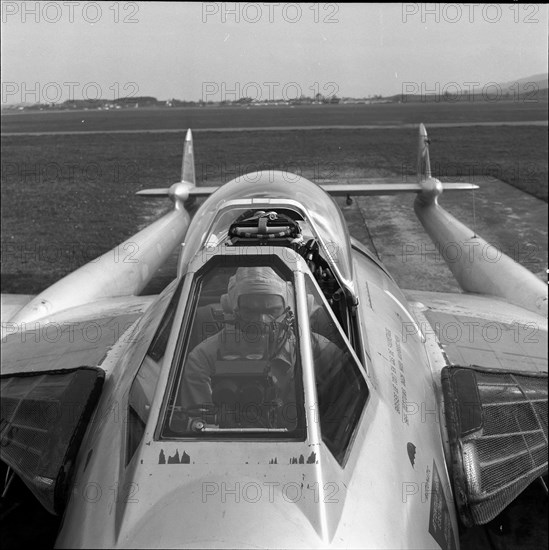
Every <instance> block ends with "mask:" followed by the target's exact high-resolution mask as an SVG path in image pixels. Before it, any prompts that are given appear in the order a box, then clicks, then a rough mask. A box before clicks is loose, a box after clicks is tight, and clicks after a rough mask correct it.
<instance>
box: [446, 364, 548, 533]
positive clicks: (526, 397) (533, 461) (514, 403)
mask: <svg viewBox="0 0 549 550" xmlns="http://www.w3.org/2000/svg"><path fill="white" fill-rule="evenodd" d="M442 387H443V392H444V400H445V414H446V423H447V427H448V436H449V439H450V448H451V453H452V476H453V481H454V491H455V499H456V504H457V507H458V512H459V516H460V518H461V520H462V522H463V523H464V524H465V525H466V526H468V527H471V526H473V525H482V524H484V523H487V522H489V521H490V520H492V519H493V518H494V517H496V516H497V515H498V514H499V513H500V512H501V511H502V510H503V509H504V508H506V507H507V506H508V505H509V504H510V503H511V502H512V501H513V500H514V499H515V498H516V497H517V496H518V495H519V494H520V493H521V492H522V491H523V490H524V489H525V488H526V487H527V486H528V485H529V484H530V483H531V482H532V481H533V480H534V479H536V478H537V477H539V476H541V475H543V474H544V473H546V472H547V448H548V447H547V375H546V374H537V373H536V374H529V373H528V374H525V373H523V372H509V371H496V370H487V369H482V368H480V367H476V366H472V367H446V368H444V369H443V370H442Z"/></svg>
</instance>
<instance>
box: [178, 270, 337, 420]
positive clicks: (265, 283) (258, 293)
mask: <svg viewBox="0 0 549 550" xmlns="http://www.w3.org/2000/svg"><path fill="white" fill-rule="evenodd" d="M227 295H228V306H229V308H230V309H232V311H233V313H234V326H230V325H226V326H225V327H224V328H223V329H222V330H221V331H220V332H219V333H218V334H215V335H214V336H211V337H210V338H208V339H206V340H204V341H203V342H202V343H200V344H198V345H197V346H196V347H195V348H194V349H193V350H192V351H191V352H190V354H189V356H188V358H187V363H186V365H185V370H184V373H183V382H182V391H181V397H182V405H183V407H184V408H187V409H189V408H193V407H195V408H196V406H198V405H207V404H211V403H212V376H213V375H215V372H216V361H218V360H219V359H220V358H221V359H222V358H225V357H227V358H229V359H234V358H235V357H237V356H239V357H246V358H248V359H258V358H260V357H265V354H264V349H267V350H268V351H267V354H266V355H267V356H266V359H267V365H268V369H269V374H270V376H271V379H272V380H273V381H274V383H275V385H276V393H277V397H278V398H279V399H280V400H281V401H282V402H284V403H293V405H294V407H295V383H294V367H295V362H296V357H295V354H296V340H295V332H294V326H293V312H292V310H291V305H292V303H293V289H292V286H291V283H289V282H286V281H284V280H282V279H281V278H280V277H279V276H278V275H277V274H276V273H275V271H274V270H273V269H272V268H270V267H266V266H260V267H242V268H239V269H238V270H237V271H236V274H235V275H234V276H233V277H231V279H230V281H229V285H228V291H227ZM311 340H312V344H313V361H314V362H315V365H317V362H318V363H319V364H320V365H318V366H319V367H320V372H324V371H328V370H329V369H334V368H339V367H340V365H341V364H342V360H341V356H342V355H343V352H342V351H341V350H340V349H339V348H338V347H337V346H335V345H334V344H333V343H331V342H330V341H329V340H327V339H326V338H324V337H323V336H320V335H318V334H315V333H311ZM258 346H259V347H258ZM262 346H263V347H262ZM265 346H266V347H265ZM294 410H295V409H294Z"/></svg>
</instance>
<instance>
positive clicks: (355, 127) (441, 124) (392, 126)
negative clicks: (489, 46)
mask: <svg viewBox="0 0 549 550" xmlns="http://www.w3.org/2000/svg"><path fill="white" fill-rule="evenodd" d="M547 125H548V121H547V120H518V121H511V122H501V121H492V122H439V123H437V122H430V123H429V128H457V127H466V128H467V127H472V126H547ZM386 128H388V129H398V128H405V129H410V128H417V124H362V125H349V124H345V125H339V126H337V125H335V126H334V125H329V126H261V127H257V126H246V127H241V128H193V129H192V130H193V133H197V132H250V131H253V132H257V131H268V132H278V131H288V130H375V129H386ZM187 130H188V128H168V129H136V130H71V131H63V130H60V131H53V132H2V137H10V136H12V137H13V136H56V135H77V134H78V135H93V134H176V133H185V132H186V131H187Z"/></svg>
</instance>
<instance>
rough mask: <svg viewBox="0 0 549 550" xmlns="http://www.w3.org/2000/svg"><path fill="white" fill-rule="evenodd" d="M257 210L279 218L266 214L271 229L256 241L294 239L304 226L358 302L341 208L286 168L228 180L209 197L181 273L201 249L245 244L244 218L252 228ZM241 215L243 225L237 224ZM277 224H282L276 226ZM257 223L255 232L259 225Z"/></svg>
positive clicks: (213, 251)
mask: <svg viewBox="0 0 549 550" xmlns="http://www.w3.org/2000/svg"><path fill="white" fill-rule="evenodd" d="M258 212H263V213H264V214H267V215H269V214H271V213H275V214H276V215H277V216H278V220H274V219H271V220H268V219H266V220H262V223H263V221H265V224H266V225H269V224H270V225H271V227H272V228H273V232H272V233H270V235H269V237H268V238H265V239H263V240H261V241H260V242H259V241H257V240H256V241H255V242H254V243H253V244H257V245H259V246H264V245H269V244H280V243H279V242H276V243H275V241H276V239H278V240H280V239H281V238H284V237H289V238H293V239H295V238H296V236H297V235H296V231H298V232H300V234H301V235H302V237H301V238H302V239H304V241H305V242H307V241H309V240H310V241H314V243H315V246H316V247H317V248H318V250H319V251H320V253H321V255H322V256H323V257H324V258H325V260H326V262H327V264H328V267H329V269H330V271H331V272H332V273H333V275H334V276H335V278H336V279H337V280H338V282H339V285H340V286H341V288H342V289H343V290H344V292H345V294H346V297H347V300H348V301H349V302H350V303H355V304H356V302H357V295H356V290H355V287H354V283H353V264H352V257H351V244H350V239H349V234H348V230H347V226H346V223H345V220H344V218H343V215H342V214H341V211H340V210H339V208H338V207H337V205H336V203H335V202H334V201H333V199H332V198H331V197H330V196H329V195H328V194H327V193H326V192H324V191H323V190H322V189H321V188H320V187H319V186H318V185H315V184H314V183H312V182H310V181H308V180H306V179H304V178H302V177H300V176H297V175H295V174H291V173H288V172H276V171H266V172H256V173H252V174H247V175H245V176H241V177H239V178H236V179H234V180H232V181H230V182H228V183H226V184H225V185H223V186H222V187H221V188H220V189H219V190H218V191H216V192H215V193H214V194H213V195H212V196H211V197H209V198H208V199H207V200H206V201H205V202H204V204H203V205H202V206H201V207H200V209H199V210H198V212H197V214H196V217H195V224H193V228H192V229H190V230H189V233H188V234H187V237H186V242H185V247H184V250H183V253H182V255H181V258H180V263H179V273H180V274H181V273H183V272H184V270H185V269H186V266H187V265H188V263H189V262H190V261H191V260H192V259H193V257H194V256H195V255H196V254H198V253H200V251H203V252H204V253H206V254H210V255H214V254H217V253H222V254H226V253H228V252H227V251H223V250H221V249H226V248H227V247H229V246H234V245H235V244H242V242H239V241H238V239H239V237H241V236H242V234H245V227H246V223H248V227H249V228H252V220H253V218H254V216H255V217H256V218H257V217H258V214H257V213H258ZM237 220H240V222H241V225H242V226H241V227H235V222H236V221H237ZM277 225H278V226H279V227H283V230H280V231H276V227H277ZM264 228H265V225H264ZM253 229H254V230H255V231H256V235H257V231H258V226H256V227H255V228H253ZM259 229H260V228H259ZM231 231H232V235H231V234H230V233H231ZM238 231H240V232H241V233H240V234H239V233H238ZM284 232H287V233H288V235H286V236H280V235H279V233H284Z"/></svg>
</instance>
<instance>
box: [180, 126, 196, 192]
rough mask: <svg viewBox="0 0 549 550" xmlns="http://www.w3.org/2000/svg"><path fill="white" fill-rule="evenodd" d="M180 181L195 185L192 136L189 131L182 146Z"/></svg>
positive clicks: (189, 130)
mask: <svg viewBox="0 0 549 550" xmlns="http://www.w3.org/2000/svg"><path fill="white" fill-rule="evenodd" d="M181 181H183V182H185V183H190V184H191V185H193V186H195V185H196V176H195V172H194V149H193V134H192V132H191V129H190V128H189V129H188V130H187V135H186V136H185V143H184V144H183V160H182V162H181Z"/></svg>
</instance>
